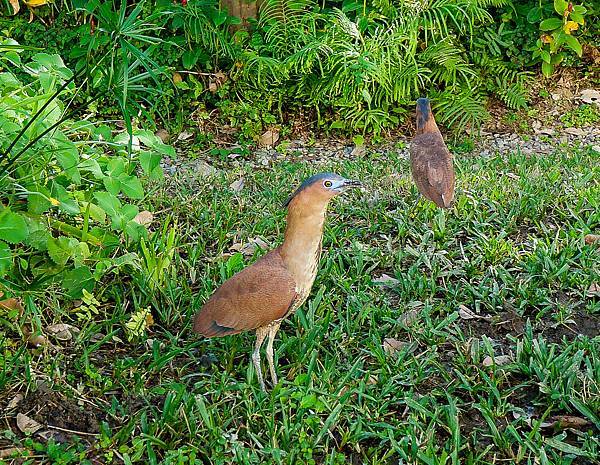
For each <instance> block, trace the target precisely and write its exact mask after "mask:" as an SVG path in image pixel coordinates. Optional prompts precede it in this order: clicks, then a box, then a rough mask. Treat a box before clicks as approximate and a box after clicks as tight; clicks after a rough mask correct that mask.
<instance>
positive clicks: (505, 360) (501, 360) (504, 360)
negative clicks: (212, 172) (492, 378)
mask: <svg viewBox="0 0 600 465" xmlns="http://www.w3.org/2000/svg"><path fill="white" fill-rule="evenodd" d="M511 361H512V356H511V355H498V356H497V357H493V358H492V357H490V356H489V355H488V356H487V357H486V358H484V359H483V362H482V365H483V366H484V367H489V366H492V365H494V364H495V365H496V366H499V367H501V366H503V365H508V364H509V363H510V362H511Z"/></svg>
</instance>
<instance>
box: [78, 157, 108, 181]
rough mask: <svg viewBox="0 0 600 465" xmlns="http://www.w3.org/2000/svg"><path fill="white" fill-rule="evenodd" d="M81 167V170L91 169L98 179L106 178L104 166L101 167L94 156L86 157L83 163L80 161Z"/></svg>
mask: <svg viewBox="0 0 600 465" xmlns="http://www.w3.org/2000/svg"><path fill="white" fill-rule="evenodd" d="M79 169H80V170H81V171H89V172H90V173H92V174H93V175H94V177H95V178H96V179H103V178H104V173H103V172H102V168H100V165H99V164H98V162H97V161H96V160H94V159H93V158H85V159H83V160H81V163H79Z"/></svg>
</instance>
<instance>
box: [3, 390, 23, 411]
mask: <svg viewBox="0 0 600 465" xmlns="http://www.w3.org/2000/svg"><path fill="white" fill-rule="evenodd" d="M22 400H23V394H21V393H18V394H16V395H15V396H14V397H13V398H12V399H10V402H9V403H8V405H7V406H6V410H8V411H10V410H14V409H15V408H17V406H18V405H19V403H20V402H21V401H22Z"/></svg>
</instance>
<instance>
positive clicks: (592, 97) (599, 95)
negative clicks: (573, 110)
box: [579, 89, 600, 105]
mask: <svg viewBox="0 0 600 465" xmlns="http://www.w3.org/2000/svg"><path fill="white" fill-rule="evenodd" d="M579 98H580V99H581V100H582V101H583V102H584V103H595V104H596V105H600V91H597V90H595V89H584V90H583V91H581V95H580V96H579Z"/></svg>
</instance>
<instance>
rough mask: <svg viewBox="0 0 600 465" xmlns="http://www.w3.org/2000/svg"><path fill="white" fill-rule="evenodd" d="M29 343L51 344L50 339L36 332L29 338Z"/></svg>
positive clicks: (37, 344) (35, 344)
mask: <svg viewBox="0 0 600 465" xmlns="http://www.w3.org/2000/svg"><path fill="white" fill-rule="evenodd" d="M27 343H28V344H30V345H32V346H33V347H41V346H47V345H51V344H49V343H48V339H46V337H45V336H43V335H41V334H35V335H34V334H31V335H30V336H29V337H28V338H27Z"/></svg>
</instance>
